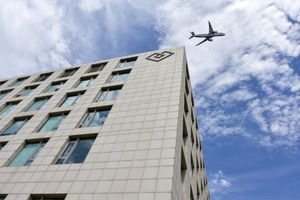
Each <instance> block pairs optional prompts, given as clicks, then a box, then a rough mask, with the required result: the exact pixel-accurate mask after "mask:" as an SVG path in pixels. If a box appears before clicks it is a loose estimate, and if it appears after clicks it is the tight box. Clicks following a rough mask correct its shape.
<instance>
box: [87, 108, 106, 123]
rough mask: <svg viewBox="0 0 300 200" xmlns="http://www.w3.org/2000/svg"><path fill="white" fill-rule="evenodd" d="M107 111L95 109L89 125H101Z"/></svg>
mask: <svg viewBox="0 0 300 200" xmlns="http://www.w3.org/2000/svg"><path fill="white" fill-rule="evenodd" d="M108 113H109V111H108V110H106V111H97V112H96V113H95V115H94V116H93V119H92V120H91V121H90V123H89V125H88V126H89V127H95V126H102V125H103V124H104V122H105V119H106V117H107V115H108Z"/></svg>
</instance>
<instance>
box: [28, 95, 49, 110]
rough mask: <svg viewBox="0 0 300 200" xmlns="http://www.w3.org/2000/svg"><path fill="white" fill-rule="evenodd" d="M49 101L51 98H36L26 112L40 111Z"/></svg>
mask: <svg viewBox="0 0 300 200" xmlns="http://www.w3.org/2000/svg"><path fill="white" fill-rule="evenodd" d="M49 99H50V96H47V97H39V98H36V99H35V100H34V102H33V103H32V104H31V105H30V106H29V107H28V108H27V109H26V111H33V110H39V109H40V108H41V107H42V106H43V105H44V104H45V103H46V102H47V101H48V100H49Z"/></svg>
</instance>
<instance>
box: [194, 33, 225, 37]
mask: <svg viewBox="0 0 300 200" xmlns="http://www.w3.org/2000/svg"><path fill="white" fill-rule="evenodd" d="M224 35H225V34H224V33H213V34H196V35H194V37H198V38H212V37H220V36H224Z"/></svg>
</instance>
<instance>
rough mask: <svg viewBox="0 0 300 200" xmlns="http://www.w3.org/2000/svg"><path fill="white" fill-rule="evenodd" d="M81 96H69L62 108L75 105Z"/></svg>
mask: <svg viewBox="0 0 300 200" xmlns="http://www.w3.org/2000/svg"><path fill="white" fill-rule="evenodd" d="M78 96H79V95H74V96H68V97H67V98H66V99H65V101H64V102H63V103H62V104H61V107H66V106H72V105H73V104H75V102H76V100H77V98H78Z"/></svg>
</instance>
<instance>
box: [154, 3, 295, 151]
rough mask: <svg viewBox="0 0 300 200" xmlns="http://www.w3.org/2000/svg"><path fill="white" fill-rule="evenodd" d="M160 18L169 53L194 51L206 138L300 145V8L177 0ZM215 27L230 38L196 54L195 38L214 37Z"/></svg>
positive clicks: (194, 73)
mask: <svg viewBox="0 0 300 200" xmlns="http://www.w3.org/2000/svg"><path fill="white" fill-rule="evenodd" d="M158 12H159V15H158V16H159V18H160V19H163V20H160V21H159V22H160V23H159V28H160V30H162V31H163V32H164V33H165V38H164V39H163V40H162V43H161V46H162V47H167V46H174V45H181V44H185V45H186V47H187V55H188V60H189V67H190V73H191V75H192V81H193V84H194V86H196V88H197V89H196V96H197V105H198V108H199V109H198V114H199V119H200V124H201V127H202V133H203V134H204V136H205V137H204V138H207V136H209V135H215V136H220V135H232V134H238V135H243V136H246V137H249V138H252V139H255V140H257V141H258V142H259V143H260V144H262V145H264V146H268V147H274V146H282V145H284V146H285V145H294V144H296V143H297V142H299V139H300V134H299V131H297V130H299V128H300V123H299V116H300V115H299V114H298V113H299V103H298V102H299V97H300V96H299V89H300V87H299V86H300V85H299V83H300V79H299V74H298V72H299V71H298V72H297V70H296V69H295V66H292V65H291V63H292V62H293V61H295V60H296V63H298V64H297V65H299V63H300V58H299V55H300V45H299V44H300V43H299V41H300V31H299V30H300V24H299V23H300V15H299V13H300V3H299V2H296V1H281V2H278V1H271V0H267V1H258V0H254V1H252V0H251V1H250V0H245V1H232V0H230V1H229V0H228V1H222V3H220V2H219V1H209V2H201V3H199V2H198V1H194V0H191V1H188V2H182V1H179V0H170V1H168V2H166V3H164V4H162V5H161V6H160V8H159V10H158ZM207 20H210V21H211V22H212V24H213V26H214V28H215V29H216V30H219V31H221V32H225V33H226V37H223V38H216V39H215V40H214V42H212V43H209V42H207V43H204V44H202V45H201V46H199V47H195V46H194V45H195V44H197V43H198V42H199V41H198V40H197V39H193V40H190V41H187V37H188V32H189V31H191V30H193V31H197V32H201V33H202V32H204V33H205V32H207V29H208V27H207ZM297 59H298V60H297ZM296 67H297V66H296Z"/></svg>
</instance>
